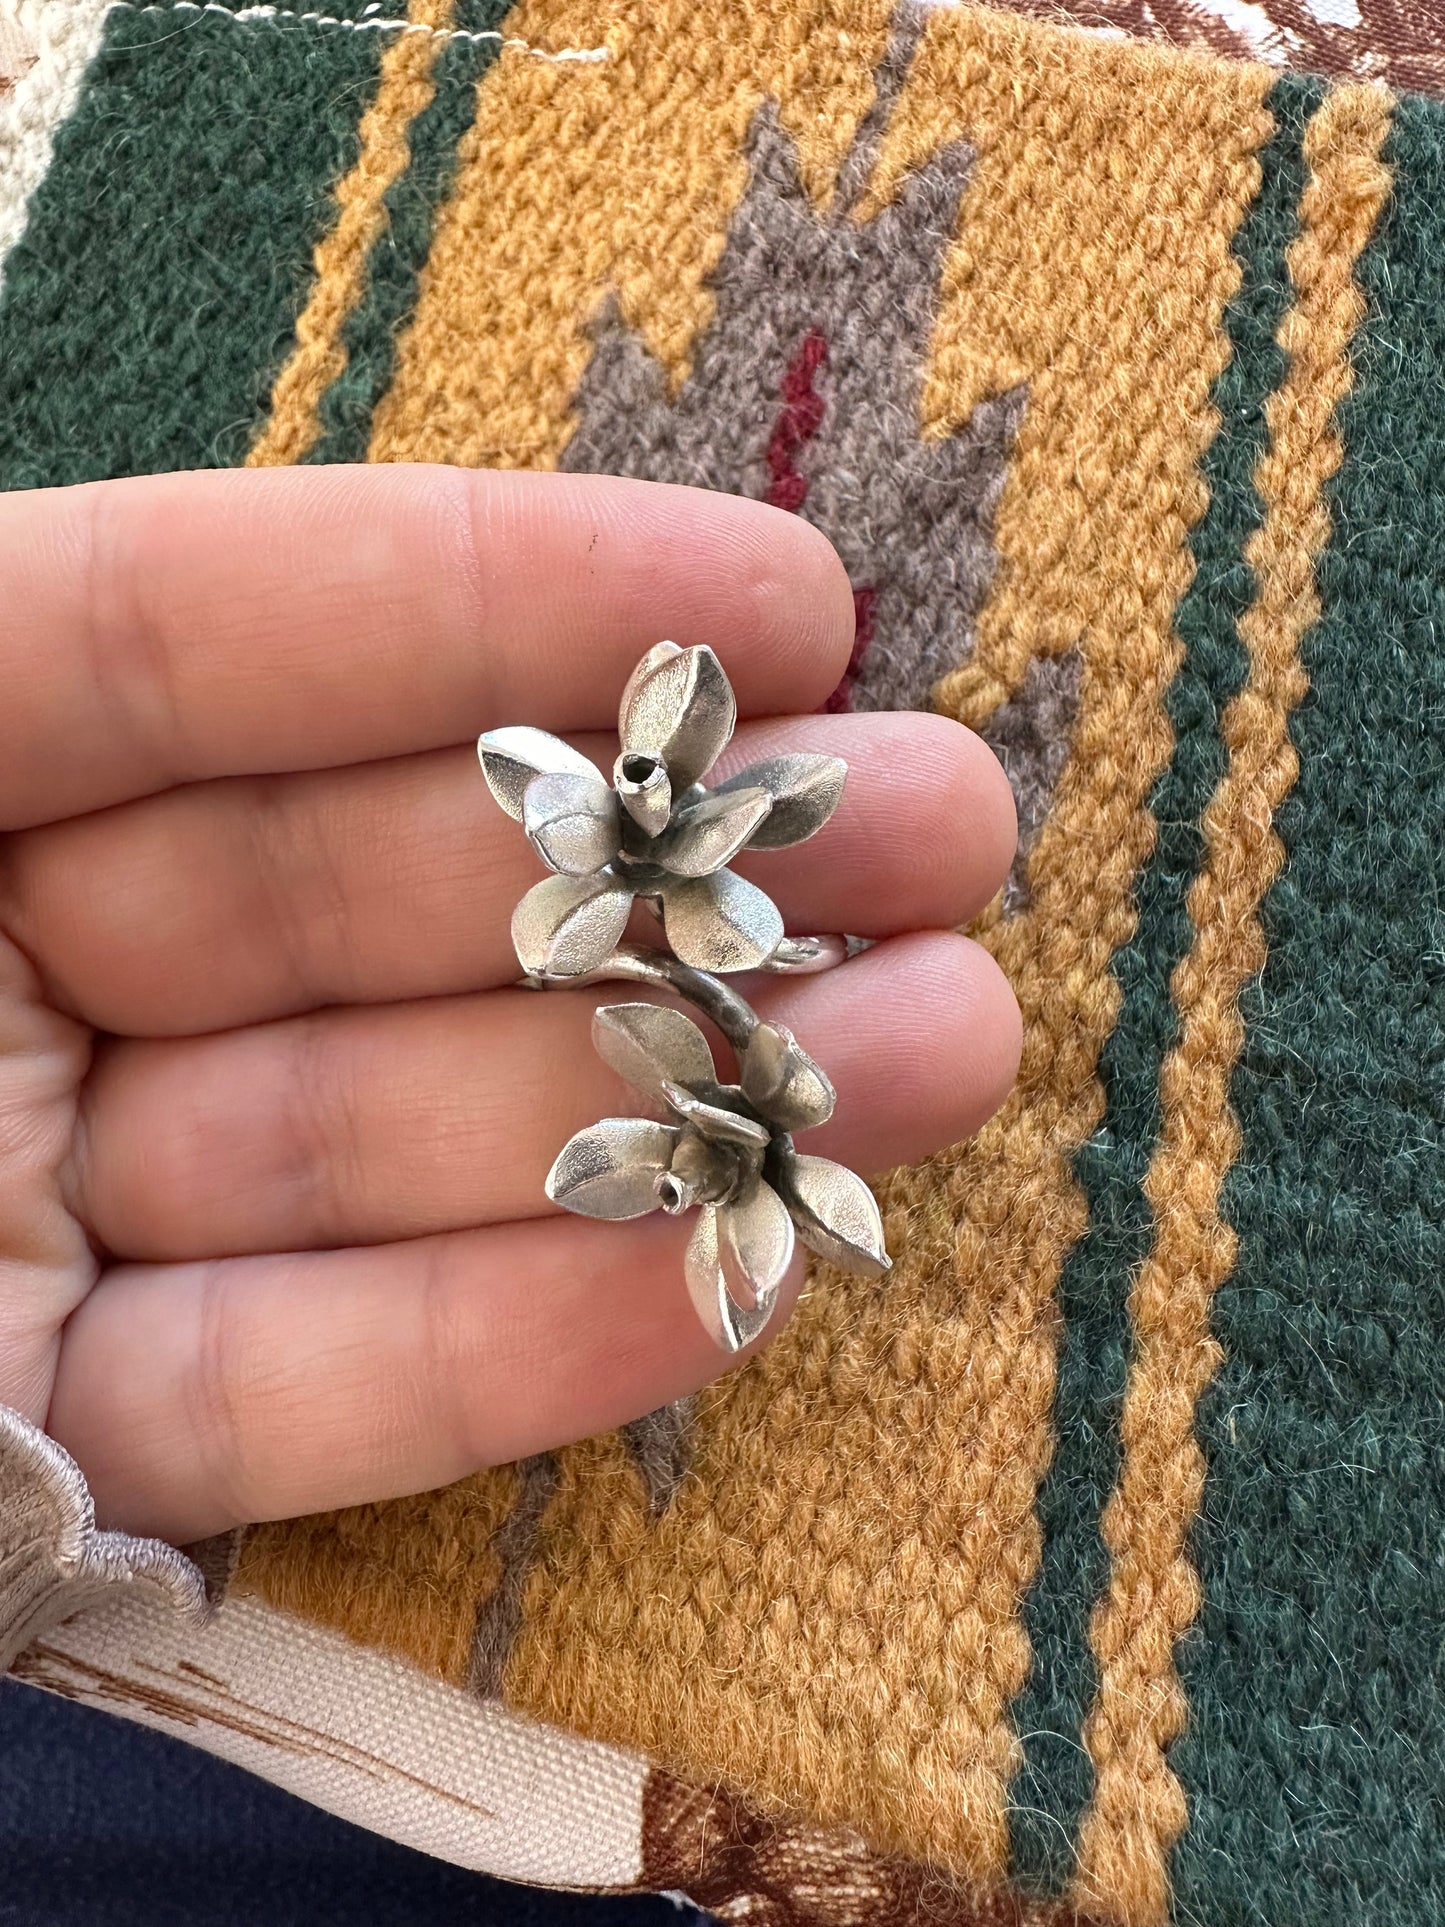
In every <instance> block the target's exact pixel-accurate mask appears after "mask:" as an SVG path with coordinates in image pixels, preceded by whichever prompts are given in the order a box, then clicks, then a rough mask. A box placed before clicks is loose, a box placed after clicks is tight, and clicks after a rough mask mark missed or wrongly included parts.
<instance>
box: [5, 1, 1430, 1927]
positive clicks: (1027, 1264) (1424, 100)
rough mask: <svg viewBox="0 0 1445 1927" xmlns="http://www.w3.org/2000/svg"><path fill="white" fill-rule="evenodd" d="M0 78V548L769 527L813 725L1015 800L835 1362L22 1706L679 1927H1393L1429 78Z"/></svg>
mask: <svg viewBox="0 0 1445 1927" xmlns="http://www.w3.org/2000/svg"><path fill="white" fill-rule="evenodd" d="M10 4H11V9H12V11H11V15H10V19H9V24H8V25H7V26H6V28H5V38H4V39H3V40H0V56H3V58H4V61H5V63H6V66H7V67H8V70H9V73H10V75H11V79H10V83H9V87H8V91H6V92H5V93H4V94H3V96H0V486H3V487H6V488H26V487H34V486H41V485H49V484H61V483H69V482H76V481H80V480H83V479H88V478H95V477H102V476H112V475H123V474H134V473H138V472H147V471H157V470H165V469H178V468H185V467H193V466H213V465H218V464H239V463H253V464H255V463H286V462H334V461H355V460H363V459H366V460H373V461H396V460H403V459H404V460H417V461H436V462H454V463H463V464H490V465H501V466H516V465H526V466H530V467H534V468H564V469H574V470H595V469H601V470H609V471H614V472H618V473H625V474H629V475H635V476H643V477H653V478H658V479H664V480H670V481H685V482H691V483H699V484H703V485H706V486H709V487H712V488H717V489H724V490H733V491H740V492H743V493H746V494H748V495H752V496H755V497H760V498H763V499H766V500H768V501H770V502H773V503H775V504H777V505H779V506H781V507H784V508H786V509H789V510H792V511H794V512H796V513H798V514H801V515H804V516H806V517H808V518H809V519H810V520H812V521H814V522H816V523H817V524H818V525H819V526H820V527H821V528H822V529H823V530H825V531H826V533H827V534H828V536H829V537H830V538H831V539H832V540H833V542H834V543H835V544H836V546H837V548H838V550H839V552H840V553H841V555H842V557H843V559H844V561H845V562H846V564H847V566H848V569H849V572H850V574H851V577H852V581H853V584H854V593H855V605H856V620H857V640H856V648H855V650H854V656H853V662H852V665H851V667H850V671H849V675H848V678H847V679H846V681H845V683H844V685H843V687H842V688H841V689H840V691H839V692H838V695H837V696H836V698H835V701H836V703H837V704H839V705H840V706H846V707H853V708H858V709H864V708H878V707H889V706H892V707H899V706H901V707H912V706H929V705H931V706H933V707H935V708H937V709H940V710H942V711H943V712H945V713H947V714H949V715H951V716H954V717H956V718H959V719H961V720H962V721H964V722H966V723H968V724H970V725H971V726H973V727H974V728H975V729H977V730H979V731H981V732H982V733H983V735H984V736H985V737H986V738H987V739H988V741H989V742H990V743H991V744H993V746H994V747H995V748H996V750H997V751H998V753H999V754H1000V756H1001V757H1002V758H1003V760H1004V762H1005V764H1006V766H1007V768H1008V770H1009V773H1010V776H1011V778H1012V780H1013V784H1014V788H1015V793H1016V796H1017V801H1018V807H1019V819H1020V825H1021V832H1022V834H1021V845H1020V855H1019V859H1018V862H1017V864H1016V865H1015V868H1014V871H1013V873H1012V875H1011V877H1010V880H1009V882H1008V885H1007V887H1006V888H1005V890H1004V891H1003V892H1002V894H1001V896H1000V898H999V899H998V901H997V902H996V903H995V904H994V905H993V906H992V907H991V909H990V911H989V913H988V914H987V915H986V917H985V918H984V919H983V921H982V924H981V927H980V930H979V934H980V936H981V937H982V940H983V941H984V942H986V943H987V944H988V945H989V946H990V948H991V949H992V950H993V952H994V954H995V955H996V956H997V958H998V959H999V961H1000V963H1001V964H1002V965H1003V967H1004V969H1005V970H1006V971H1007V973H1008V975H1009V977H1010V979H1011V981H1012V983H1013V985H1014V988H1015V990H1016V992H1017V994H1018V997H1019V1001H1020V1004H1021V1006H1022V1009H1023V1013H1024V1019H1025V1030H1026V1042H1025V1047H1024V1054H1023V1065H1022V1072H1021V1075H1020V1079H1019V1083H1018V1087H1017V1090H1016V1092H1015V1093H1014V1095H1013V1097H1012V1098H1011V1099H1010V1101H1009V1102H1008V1104H1007V1106H1006V1107H1005V1109H1004V1111H1003V1112H1002V1113H1001V1114H1000V1115H999V1116H998V1117H997V1118H996V1119H995V1120H994V1121H993V1122H992V1123H991V1124H990V1125H989V1126H988V1128H987V1129H986V1130H985V1131H984V1132H983V1133H982V1134H981V1135H980V1137H979V1138H978V1139H977V1140H976V1141H974V1142H972V1143H969V1144H964V1145H959V1146H956V1147H954V1148H953V1149H951V1150H949V1151H946V1152H944V1153H941V1154H940V1155H938V1156H937V1157H935V1158H933V1159H931V1160H930V1161H929V1162H927V1163H926V1164H923V1165H921V1166H919V1167H917V1168H914V1169H909V1170H902V1171H897V1172H894V1173H892V1174H890V1175H888V1176H886V1177H885V1178H884V1179H883V1180H882V1181H881V1184H880V1195H881V1198H882V1201H883V1206H884V1210H885V1216H886V1219H887V1227H888V1234H889V1240H890V1246H891V1249H892V1250H893V1251H894V1253H895V1254H896V1268H895V1270H894V1273H893V1275H892V1277H891V1279H890V1280H889V1281H888V1283H887V1284H886V1286H885V1287H884V1288H882V1289H879V1288H876V1287H874V1286H872V1285H864V1284H860V1283H858V1282H857V1281H854V1280H849V1279H847V1278H845V1277H843V1276H841V1275H837V1274H834V1273H833V1272H830V1271H828V1270H827V1269H826V1268H819V1269H818V1270H817V1271H816V1272H815V1274H814V1276H813V1278H812V1282H811V1286H810V1289H809V1291H808V1293H807V1295H806V1297H805V1299H804V1302H803V1303H802V1304H801V1306H800V1308H799V1310H798V1312H797V1315H796V1316H795V1318H794V1320H793V1322H792V1324H791V1326H790V1327H789V1329H788V1330H787V1331H786V1332H785V1333H784V1334H783V1336H782V1337H781V1338H780V1339H779V1340H778V1341H777V1343H776V1344H775V1345H774V1346H773V1347H772V1349H771V1350H770V1351H768V1352H767V1353H766V1355H765V1356H763V1357H762V1358H760V1359H758V1360H757V1361H756V1362H754V1363H752V1364H751V1365H749V1366H748V1367H747V1368H746V1369H745V1370H743V1371H742V1372H740V1373H738V1374H736V1375H734V1376H732V1377H730V1378H728V1379H726V1380H725V1381H723V1382H722V1383H721V1384H719V1385H717V1386H716V1387H714V1388H713V1389H711V1390H710V1391H708V1392H707V1393H705V1394H703V1395H702V1396H700V1397H699V1398H698V1399H697V1400H696V1401H694V1402H692V1403H690V1404H688V1405H686V1406H683V1407H678V1408H674V1409H670V1410H668V1411H665V1412H660V1413H657V1414H655V1415H653V1416H652V1417H651V1418H649V1419H646V1420H642V1421H640V1422H638V1423H636V1424H634V1425H632V1426H629V1427H627V1428H626V1429H625V1430H624V1431H623V1432H621V1433H619V1434H616V1435H614V1436H611V1437H607V1438H602V1439H597V1440H593V1441H590V1442H587V1443H584V1444H581V1445H578V1446H576V1447H574V1448H572V1449H570V1450H567V1451H562V1452H558V1453H551V1454H547V1455H545V1456H540V1457H537V1458H535V1459H532V1460H529V1461H527V1462H525V1463H523V1464H520V1465H516V1466H510V1467H504V1468H500V1469H497V1470H492V1471H488V1472H484V1473H481V1474H479V1475H478V1476H476V1477H474V1478H471V1479H468V1480H466V1481H464V1482H463V1483H462V1484H460V1485H457V1486H454V1487H452V1488H451V1489H449V1490H447V1491H444V1492H439V1493H434V1494H430V1495H427V1496H423V1497H419V1498H413V1499H408V1500H405V1501H398V1502H395V1503H388V1504H380V1505H373V1506H367V1507H361V1508H358V1509H354V1510H351V1511H348V1512H344V1513H340V1514H336V1515H333V1516H329V1517H325V1518H313V1519H307V1520H301V1521H296V1522H291V1523H287V1524H280V1525H275V1524H273V1525H266V1526H261V1527H256V1528H254V1529H252V1530H250V1531H248V1532H245V1533H244V1534H240V1535H234V1536H233V1537H232V1538H230V1539H228V1540H227V1541H225V1542H218V1543H212V1544H208V1545H207V1546H206V1547H203V1548H200V1549H198V1550H197V1558H198V1560H199V1562H200V1563H201V1565H202V1566H203V1568H204V1570H205V1572H206V1575H207V1578H208V1581H209V1583H210V1588H211V1592H212V1595H213V1598H214V1599H215V1601H216V1604H215V1606H214V1609H213V1611H212V1614H211V1617H210V1619H209V1621H208V1622H207V1623H206V1624H205V1625H203V1626H200V1627H196V1626H194V1625H192V1624H189V1623H188V1622H186V1621H184V1620H183V1619H181V1618H180V1617H179V1616H177V1615H176V1614H174V1613H172V1612H170V1611H169V1610H168V1609H167V1608H166V1607H165V1606H163V1605H161V1604H158V1603H154V1602H152V1603H149V1604H148V1603H146V1602H145V1601H144V1600H141V1599H140V1598H128V1599H126V1600H124V1601H122V1602H121V1603H119V1604H118V1605H116V1606H113V1607H107V1608H105V1609H103V1610H96V1611H91V1612H87V1613H84V1614H82V1615H81V1616H80V1617H78V1618H75V1619H73V1620H72V1621H70V1622H69V1623H68V1624H66V1625H64V1626H63V1627H61V1628H60V1629H59V1630H57V1631H54V1632H52V1633H50V1634H47V1635H46V1636H45V1637H44V1638H43V1639H42V1640H41V1641H40V1642H39V1643H38V1644H36V1645H34V1646H32V1647H31V1649H30V1650H29V1651H28V1652H27V1653H26V1654H24V1655H23V1657H22V1658H21V1660H20V1661H19V1662H18V1670H19V1672H20V1674H21V1676H22V1677H23V1678H26V1679H29V1680H32V1681H35V1682H36V1683H38V1684H40V1685H43V1686H48V1687H50V1688H52V1689H54V1690H57V1691H60V1692H64V1693H70V1694H73V1695H76V1696H78V1697H81V1698H86V1699H91V1700H94V1701H96V1702H98V1703H102V1704H109V1705H112V1706H114V1707H117V1708H119V1709H120V1710H122V1711H125V1712H128V1713H130V1714H131V1715H133V1716H134V1717H137V1718H141V1719H145V1720H148V1721H151V1722H153V1723H156V1724H159V1725H162V1726H165V1727H167V1728H168V1729H170V1730H173V1731H179V1732H182V1733H184V1734H185V1735H187V1736H188V1737H190V1738H192V1739H194V1740H197V1741H198V1742H200V1743H202V1744H204V1745H207V1746H211V1747H214V1748H216V1749H217V1750H219V1751H221V1752H224V1753H226V1754H228V1755H229V1756H230V1757H232V1758H235V1759H239V1760H241V1761H243V1762H244V1763H246V1764H247V1765H250V1766H252V1767H254V1768H256V1769H257V1770H259V1771H261V1772H264V1773H267V1774H269V1775H270V1776H271V1777H272V1778H274V1779H276V1780H278V1781H280V1782H282V1783H283V1784H285V1785H288V1786H291V1787H293V1788H295V1789H296V1790H298V1791H301V1792H303V1793H305V1794H306V1795H307V1796H308V1797H310V1798H312V1799H315V1800H318V1801H321V1802H324V1803H325V1804H327V1805H330V1806H332V1807H334V1808H336V1809H337V1810H339V1811H341V1812H344V1813H347V1814H349V1815H351V1816H352V1817H355V1818H359V1819H362V1820H364V1821H365V1822H366V1823H367V1824H369V1825H372V1826H374V1827H378V1828H383V1829H385V1830H387V1831H389V1832H391V1833H393V1834H395V1835H396V1836H397V1837H399V1838H402V1839H406V1840H410V1841H412V1842H414V1843H416V1844H419V1845H422V1846H425V1847H427V1848H428V1849H429V1850H431V1851H433V1852H436V1853H441V1854H445V1855H447V1856H449V1857H451V1858H453V1859H455V1860H457V1861H459V1862H461V1863H463V1864H465V1865H471V1866H485V1867H489V1868H492V1869H493V1870H495V1871H498V1872H501V1873H504V1874H510V1875H513V1876H515V1877H520V1878H527V1879H533V1880H539V1881H548V1882H553V1883H556V1884H559V1885H573V1886H579V1887H586V1886H593V1887H619V1888H625V1887H628V1886H640V1887H677V1888H683V1889H685V1890H686V1891H688V1892H689V1893H690V1894H691V1895H692V1896H693V1897H694V1898H695V1899H696V1900H698V1901H699V1902H700V1903H703V1904H705V1905H708V1906H711V1907H712V1908H714V1909H715V1910H716V1911H717V1912H718V1913H720V1914H721V1915H722V1916H723V1917H724V1918H731V1919H734V1920H738V1921H743V1920H746V1921H749V1922H762V1923H776V1924H777V1927H788V1924H789V1923H793V1924H794V1927H796V1924H797V1923H808V1924H809V1927H851V1924H853V1923H857V1927H863V1923H865V1922H866V1923H875V1922H905V1923H906V1922H910V1921H915V1922H920V1923H921V1922H923V1921H925V1920H926V1921H930V1922H955V1923H960V1927H961V1924H962V1923H965V1922H977V1923H995V1924H997V1927H1002V1923H1006V1922H1013V1923H1020V1922H1025V1921H1028V1922H1034V1923H1039V1924H1042V1923H1048V1922H1062V1921H1066V1920H1075V1919H1078V1920H1083V1921H1094V1922H1098V1923H1113V1924H1114V1927H1123V1924H1128V1927H1159V1924H1160V1923H1164V1922H1166V1921H1174V1922H1178V1923H1180V1927H1184V1923H1189V1927H1249V1924H1253V1923H1259V1924H1260V1927H1438V1923H1439V1922H1440V1921H1442V1920H1445V1811H1442V1804H1441V1787H1442V1776H1445V1764H1442V1763H1445V1676H1442V1675H1445V1667H1442V1659H1441V1645H1442V1632H1445V1529H1442V1528H1445V1230H1442V1224H1445V918H1442V903H1445V836H1442V810H1445V647H1442V641H1441V636H1442V633H1445V108H1442V107H1441V106H1440V105H1437V104H1436V103H1435V102H1434V101H1433V100H1431V99H1429V98H1428V97H1426V95H1425V94H1424V93H1422V92H1418V91H1417V92H1414V93H1412V92H1411V91H1410V89H1411V88H1412V87H1413V88H1415V89H1428V88H1431V87H1434V86H1436V85H1438V84H1439V83H1440V79H1441V75H1442V71H1445V43H1442V33H1441V29H1440V28H1439V27H1438V26H1437V25H1433V24H1432V22H1431V18H1430V9H1428V8H1421V9H1418V10H1417V11H1416V12H1415V13H1414V14H1413V15H1412V14H1411V11H1410V9H1409V8H1408V7H1406V6H1402V7H1400V8H1399V9H1398V13H1397V15H1396V16H1395V17H1392V19H1391V20H1390V21H1389V22H1388V23H1386V24H1387V30H1382V32H1381V34H1380V36H1379V38H1378V40H1377V42H1376V43H1375V49H1376V50H1375V52H1374V53H1372V54H1371V55H1370V57H1369V58H1367V59H1365V60H1363V61H1353V62H1352V59H1351V57H1349V56H1348V50H1347V49H1346V48H1345V42H1346V41H1347V40H1348V36H1349V33H1350V32H1351V31H1353V30H1354V29H1355V28H1357V27H1359V26H1360V23H1361V16H1360V13H1359V9H1358V8H1355V7H1353V6H1352V5H1351V4H1350V0H1317V3H1315V4H1308V5H1306V4H1304V0H1299V4H1296V0H1278V4H1275V5H1271V6H1270V7H1268V8H1262V7H1258V6H1252V5H1251V6H1245V5H1240V6H1237V7H1233V8H1223V7H1221V8H1214V7H1213V6H1209V5H1205V4H1203V0H1199V4H1197V5H1191V4H1189V3H1188V0H1178V3H1177V4H1176V5H1175V6H1174V7H1173V8H1172V9H1170V8H1168V7H1166V8H1163V9H1162V10H1157V11H1156V12H1151V11H1150V10H1149V9H1147V8H1139V7H1136V6H1134V5H1132V4H1122V0H1121V4H1119V5H1113V4H1106V3H1102V0H1101V4H1099V5H1097V6H1093V7H1092V8H1088V9H1086V8H1085V6H1084V4H1083V0H1079V4H1078V8H1077V11H1078V12H1079V14H1080V16H1081V17H1085V15H1086V14H1087V17H1088V18H1090V19H1091V20H1092V22H1093V24H1095V25H1102V26H1106V27H1109V26H1112V27H1113V28H1115V29H1118V28H1120V27H1123V28H1125V29H1127V30H1129V31H1131V32H1140V33H1148V32H1153V31H1154V30H1155V28H1156V27H1157V26H1158V23H1159V19H1160V17H1161V15H1162V17H1163V19H1164V22H1165V25H1166V26H1167V25H1168V24H1169V23H1170V22H1171V21H1172V22H1173V25H1174V28H1175V29H1176V38H1179V39H1183V40H1188V41H1189V42H1190V43H1191V44H1190V45H1189V46H1188V47H1177V46H1176V47H1164V46H1161V45H1145V44H1142V43H1141V42H1140V41H1139V40H1137V39H1132V38H1129V37H1126V35H1124V34H1120V33H1119V32H1117V31H1115V32H1113V33H1112V34H1097V33H1096V34H1086V33H1083V32H1078V31H1073V30H1069V29H1067V28H1063V27H1060V26H1057V25H1054V24H1051V23H1048V22H1045V21H1042V20H1040V19H1037V18H1032V17H1023V15H1022V14H1017V15H1016V14H1009V13H1003V12H990V11H983V10H979V9H975V8H972V7H966V6H959V7H954V6H935V7H930V8H923V9H915V8H913V7H911V6H909V5H908V4H903V5H898V4H896V0H712V4H711V5H710V6H709V7H707V8H699V7H696V6H694V5H691V4H688V0H586V4H584V0H516V4H514V5H510V6H509V5H508V4H507V0H409V4H408V0H381V4H377V0H371V4H366V5H363V4H362V0H314V4H313V5H309V6H308V5H306V4H303V0H295V3H294V4H292V5H287V4H277V5H265V6H260V5H251V6H247V5H242V4H240V0H146V3H143V0H113V3H112V4H109V5H106V4H101V3H100V0H43V5H40V4H36V0H19V5H18V11H15V10H14V9H15V7H16V4H17V0H10ZM1026 11H1027V12H1028V13H1030V14H1031V13H1033V12H1036V11H1042V9H1035V8H1033V7H1030V8H1028V9H1027V10H1026ZM1050 11H1057V9H1050ZM1373 11H1374V15H1375V16H1376V17H1378V16H1379V14H1380V13H1381V11H1382V9H1381V7H1380V6H1379V5H1377V6H1376V7H1375V8H1374V10H1373ZM1384 11H1386V12H1388V9H1384ZM3 12H4V9H3V8H0V14H3ZM1226 16H1227V18H1226ZM1230 22H1233V23H1234V24H1233V25H1231V24H1229V23H1230ZM1365 24H1366V26H1368V24H1369V23H1368V21H1366V23H1365ZM1216 30H1217V31H1216ZM1205 43H1209V44H1210V45H1212V46H1215V47H1216V48H1218V47H1220V46H1223V47H1225V48H1226V49H1227V50H1228V51H1231V52H1244V53H1251V54H1256V55H1262V56H1264V58H1263V59H1253V60H1252V59H1225V58H1221V57H1219V55H1218V53H1217V52H1207V51H1200V49H1201V47H1203V46H1204V45H1205ZM1280 58H1283V59H1285V60H1286V61H1290V60H1293V61H1295V62H1297V63H1299V64H1310V63H1315V64H1318V65H1319V66H1320V67H1321V68H1323V69H1327V70H1328V72H1327V77H1325V78H1322V79H1314V78H1308V77H1301V76H1299V75H1295V74H1290V73H1285V72H1281V71H1280V70H1279V69H1278V67H1276V66H1273V65H1270V64H1267V63H1268V62H1270V61H1274V60H1277V59H1280ZM1381 74H1386V75H1388V84H1387V82H1386V81H1384V80H1382V79H1380V78H1379V77H1378V76H1380V75H1381ZM1362 76H1363V77H1362ZM1392 87H1393V88H1394V89H1395V91H1392V90H1391V89H1392ZM418 673H419V674H424V673H425V664H424V663H419V664H418ZM64 1503H70V1501H69V1500H65V1501H64ZM56 1504H57V1506H59V1505H61V1504H62V1497H57V1499H56Z"/></svg>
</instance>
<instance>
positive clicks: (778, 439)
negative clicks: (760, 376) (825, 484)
mask: <svg viewBox="0 0 1445 1927" xmlns="http://www.w3.org/2000/svg"><path fill="white" fill-rule="evenodd" d="M827 359H828V344H827V342H826V341H825V340H824V339H823V337H822V335H821V334H820V333H819V332H818V330H817V329H816V328H812V329H810V330H809V331H808V333H807V334H805V335H804V336H803V339H802V342H801V343H800V345H799V348H798V352H797V354H795V355H794V356H793V359H792V361H791V362H790V363H789V365H788V372H787V374H785V375H784V376H783V406H782V411H781V413H780V414H779V416H778V419H777V421H776V422H775V423H774V424H773V432H772V434H771V435H770V436H769V437H768V492H767V495H766V496H765V497H764V499H765V501H767V502H768V504H769V505H770V506H771V507H772V508H775V509H788V510H789V511H790V512H791V513H792V514H794V515H796V514H797V512H798V510H799V509H800V508H801V507H802V506H803V503H804V501H805V499H806V498H807V494H808V478H807V476H806V475H800V474H799V473H798V466H797V455H798V451H799V449H801V448H804V447H806V446H807V444H808V443H809V442H810V441H812V439H813V437H814V436H815V435H816V434H817V432H818V430H819V429H820V428H821V427H822V426H823V415H824V413H825V411H826V408H827V404H826V402H825V401H824V400H823V397H822V396H821V395H820V394H819V393H818V391H817V390H816V389H815V388H814V386H813V379H814V377H815V376H816V374H817V372H818V370H819V369H820V368H821V367H822V366H823V363H824V362H825V361H826V360H827Z"/></svg>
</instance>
